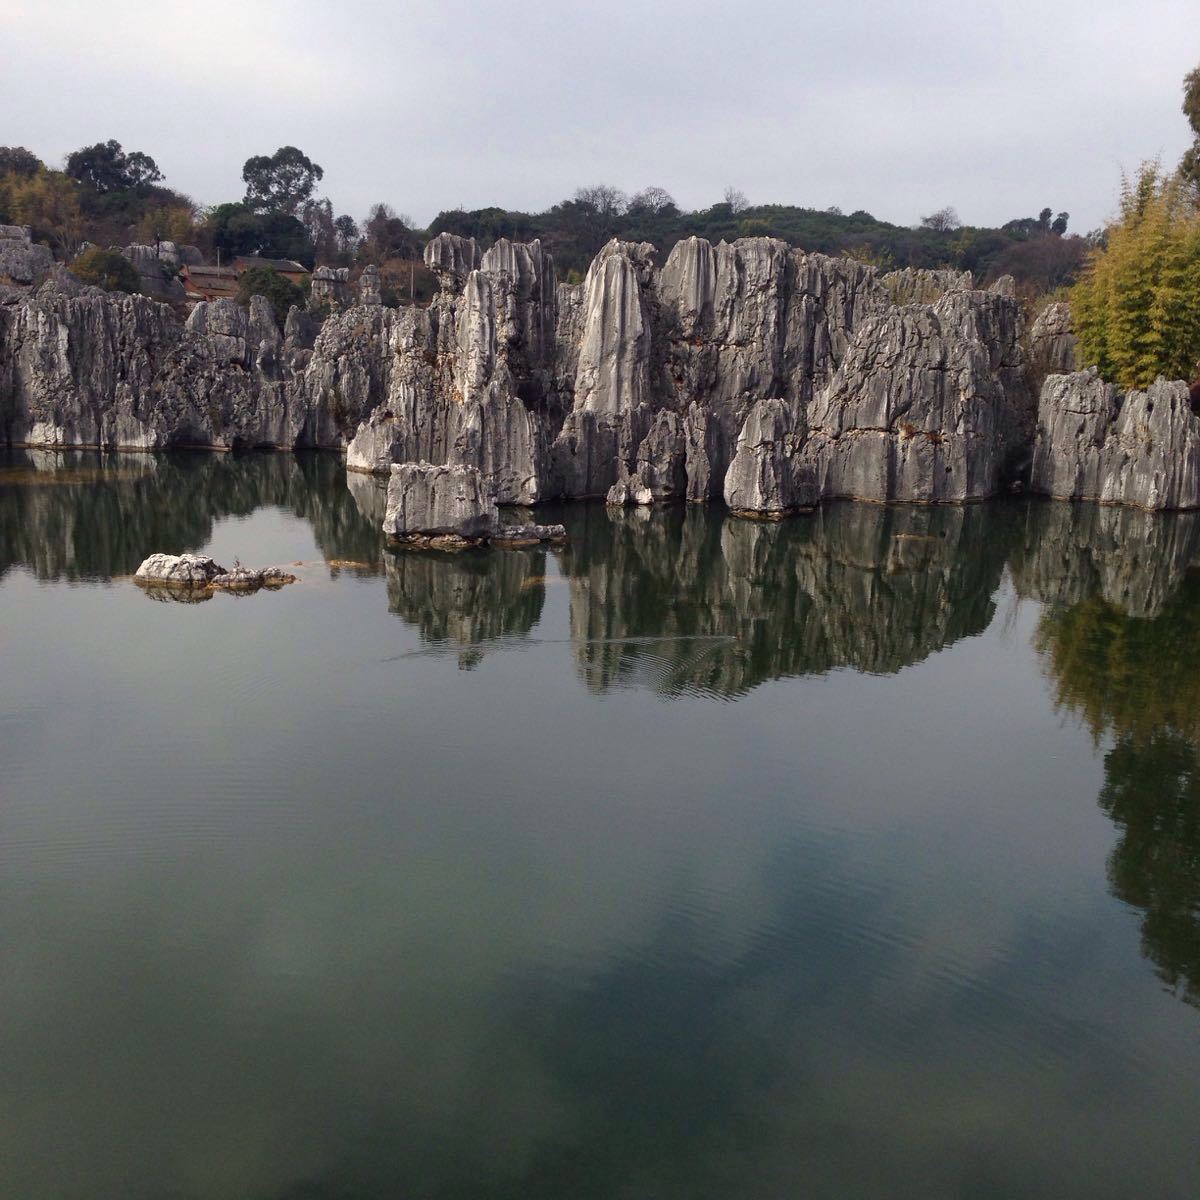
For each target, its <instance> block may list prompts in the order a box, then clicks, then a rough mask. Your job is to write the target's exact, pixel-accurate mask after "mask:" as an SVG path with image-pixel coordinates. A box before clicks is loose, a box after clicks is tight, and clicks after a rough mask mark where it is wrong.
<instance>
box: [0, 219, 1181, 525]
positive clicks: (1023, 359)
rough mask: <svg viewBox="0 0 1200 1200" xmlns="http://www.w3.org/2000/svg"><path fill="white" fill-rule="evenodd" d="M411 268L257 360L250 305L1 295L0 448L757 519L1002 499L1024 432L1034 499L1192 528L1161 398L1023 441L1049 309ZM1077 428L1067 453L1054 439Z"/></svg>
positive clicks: (446, 253) (945, 282)
mask: <svg viewBox="0 0 1200 1200" xmlns="http://www.w3.org/2000/svg"><path fill="white" fill-rule="evenodd" d="M10 240H12V239H10ZM161 250H162V247H159V251H160V252H161ZM426 262H427V263H428V264H429V265H430V267H431V268H432V269H433V270H434V271H435V272H436V273H437V275H438V279H439V290H438V293H437V294H436V296H435V297H434V298H433V301H432V302H431V303H430V305H429V306H428V307H427V308H420V307H416V306H408V307H405V308H400V309H395V308H389V307H386V306H384V305H382V304H380V303H378V299H379V297H378V294H377V293H378V275H377V273H374V272H370V271H368V272H365V273H364V276H363V279H364V281H365V283H364V287H365V293H364V294H363V295H362V298H363V299H365V300H367V301H371V302H370V303H358V304H353V305H349V306H342V307H340V308H338V307H337V306H336V305H331V307H335V308H337V311H335V312H333V313H332V315H330V316H329V317H328V318H327V319H325V320H324V321H322V322H319V321H318V319H317V317H316V316H315V315H313V314H310V313H304V312H302V311H300V310H299V309H294V310H293V311H292V313H290V314H289V316H288V319H287V322H286V327H285V330H284V331H283V333H282V334H281V333H280V331H279V329H278V327H277V325H276V323H275V320H274V318H273V316H272V314H271V311H270V308H269V306H268V305H267V304H266V302H265V301H264V300H261V299H256V300H255V301H254V302H253V303H252V304H251V305H250V306H249V308H242V307H240V306H238V305H237V304H235V303H233V302H232V301H228V300H221V301H213V302H210V303H207V304H201V305H198V306H197V308H196V309H195V310H194V312H193V313H192V314H191V316H190V317H189V318H188V320H187V322H186V324H181V323H180V322H179V320H178V319H177V318H176V317H175V315H174V314H173V313H172V312H171V311H170V309H168V308H167V307H165V306H163V305H159V304H155V303H154V302H153V301H151V300H149V299H147V298H145V297H142V296H136V297H127V296H118V295H110V294H106V293H102V292H99V291H97V290H96V289H88V288H81V287H80V286H79V285H78V283H77V282H68V281H65V280H61V279H57V278H52V279H51V281H50V282H48V283H47V284H45V285H44V286H43V287H42V288H40V289H39V290H38V291H37V292H36V293H32V294H30V293H21V292H16V291H6V292H4V293H3V294H2V295H0V438H2V439H3V440H5V441H7V442H9V443H25V444H34V445H55V446H102V447H122V448H130V447H132V448H142V449H159V448H162V447H166V446H171V445H181V444H191V445H207V446H219V447H238V446H279V447H289V448H290V447H327V448H342V449H345V450H346V465H347V467H348V468H349V469H350V470H352V471H366V472H379V473H388V472H390V471H391V469H392V467H393V466H394V465H396V464H402V463H410V462H425V463H428V464H432V465H435V466H446V467H455V468H458V467H462V468H470V469H472V470H475V471H477V472H478V473H479V475H480V477H481V480H482V482H483V484H484V485H485V486H486V488H487V489H488V490H489V492H490V493H491V495H492V496H493V498H494V500H495V502H496V503H499V504H523V505H524V504H532V503H536V502H540V501H544V500H552V499H556V498H581V497H588V496H594V497H607V498H608V499H609V501H610V502H612V503H613V504H621V505H626V504H633V505H639V504H651V503H656V502H659V501H667V500H683V499H686V500H690V501H706V500H715V499H721V498H725V499H726V501H727V502H728V503H730V504H731V505H733V506H735V507H736V508H738V510H739V511H742V512H761V513H779V512H782V511H788V510H790V509H793V508H797V507H808V506H809V505H811V504H812V503H814V502H815V501H817V500H819V499H824V498H835V497H847V498H857V499H864V500H876V501H884V502H891V501H907V502H920V503H955V502H962V501H968V500H975V499H982V498H984V497H986V496H990V495H994V494H996V493H997V492H999V491H1001V490H1002V489H1004V488H1006V487H1007V486H1008V485H1009V483H1010V482H1012V481H1014V480H1020V479H1024V478H1025V477H1026V473H1027V472H1028V471H1029V470H1030V460H1031V458H1032V456H1033V452H1034V445H1035V432H1037V431H1038V430H1039V429H1040V432H1037V438H1036V441H1037V447H1038V462H1037V465H1036V469H1035V470H1034V471H1033V474H1034V479H1035V483H1034V486H1035V487H1038V488H1040V490H1047V491H1050V492H1052V493H1053V494H1068V495H1076V496H1083V495H1088V496H1093V495H1094V496H1096V497H1099V498H1104V499H1109V500H1112V501H1113V502H1118V503H1129V504H1143V505H1146V506H1148V507H1176V506H1191V505H1194V504H1197V503H1200V498H1198V497H1197V496H1196V494H1195V493H1196V489H1197V486H1198V485H1197V484H1196V482H1195V476H1196V474H1197V472H1198V470H1200V468H1198V467H1197V466H1196V464H1195V463H1194V462H1193V461H1192V460H1193V457H1194V455H1195V444H1196V441H1197V434H1196V430H1195V425H1196V418H1194V417H1193V416H1192V415H1191V414H1190V411H1188V410H1187V406H1186V403H1185V402H1184V401H1183V399H1182V398H1181V396H1180V394H1179V392H1178V388H1176V387H1175V385H1167V384H1162V385H1156V389H1158V390H1155V389H1151V392H1152V393H1153V394H1147V395H1146V396H1145V397H1142V398H1141V399H1138V398H1135V397H1133V396H1131V397H1129V398H1128V399H1126V400H1122V401H1119V402H1118V401H1117V399H1116V398H1115V397H1107V398H1105V397H1104V396H1101V397H1099V398H1097V397H1096V396H1092V395H1091V393H1090V392H1088V387H1090V386H1092V385H1087V386H1084V385H1082V384H1081V385H1079V387H1077V388H1076V389H1075V390H1076V392H1077V393H1078V395H1077V396H1076V397H1075V399H1074V400H1070V399H1064V398H1063V397H1062V396H1060V394H1059V392H1057V391H1055V390H1054V387H1060V388H1061V385H1054V387H1051V384H1049V383H1048V384H1047V387H1049V388H1050V389H1051V390H1050V391H1049V392H1046V391H1043V401H1042V406H1041V410H1042V411H1041V415H1040V419H1039V413H1038V406H1037V404H1036V403H1035V402H1034V399H1033V396H1032V394H1031V392H1030V385H1029V380H1030V378H1031V376H1032V377H1034V378H1036V376H1037V373H1038V370H1039V369H1040V368H1039V365H1038V364H1039V362H1041V361H1043V360H1045V361H1051V362H1054V363H1061V362H1065V361H1067V359H1068V352H1069V351H1070V350H1071V334H1070V330H1069V313H1067V312H1066V310H1065V309H1064V308H1062V306H1056V307H1055V306H1052V308H1051V309H1048V310H1047V312H1046V313H1044V314H1043V316H1042V318H1041V319H1040V320H1039V322H1038V326H1037V329H1036V334H1035V335H1031V337H1030V338H1029V339H1026V337H1025V330H1024V328H1023V324H1022V317H1021V312H1020V309H1019V306H1018V305H1017V303H1016V301H1015V300H1014V299H1013V297H1012V295H1011V292H1012V289H1011V288H1010V287H1008V286H1007V284H1005V283H1004V282H1003V281H1001V283H1000V284H998V285H996V286H994V287H992V288H990V289H988V290H987V291H981V290H978V289H975V288H973V287H972V286H971V284H972V280H971V278H970V276H969V275H968V274H960V273H957V272H950V271H940V272H923V271H903V272H893V273H891V274H889V275H885V276H880V275H879V273H878V272H877V271H876V270H875V268H873V267H869V266H864V265H863V264H860V263H856V262H853V261H851V260H848V259H836V258H829V257H826V256H824V255H820V254H805V253H802V252H800V251H798V250H794V249H792V248H791V247H789V246H787V245H786V244H785V243H783V242H780V241H776V240H774V239H771V238H743V239H739V240H738V241H736V242H733V243H725V242H721V243H719V244H718V245H715V246H714V245H712V244H710V243H709V242H706V241H704V240H702V239H699V238H688V239H684V240H683V241H681V242H679V243H678V244H677V245H676V246H675V247H674V249H673V250H672V252H671V254H670V256H669V257H668V259H667V262H666V264H665V265H664V266H663V267H662V268H661V269H659V268H658V267H656V265H655V262H654V249H653V247H651V246H649V245H647V244H644V243H642V244H634V243H628V242H620V241H613V242H610V243H609V244H608V245H606V246H605V247H604V248H603V249H602V250H601V251H600V253H599V254H598V255H597V256H596V259H595V261H594V262H593V263H592V265H591V267H590V269H589V271H588V274H587V278H586V279H585V281H584V282H583V283H581V284H577V285H566V284H557V283H556V281H555V274H554V264H553V262H552V261H551V258H550V256H549V255H548V254H547V253H546V252H545V251H544V249H543V248H542V246H541V245H540V244H539V243H538V242H531V243H528V244H524V243H517V242H512V241H509V240H507V239H501V240H499V241H498V242H496V244H495V245H493V246H492V247H491V248H490V249H488V250H487V251H486V252H485V253H481V252H480V248H479V246H478V245H477V244H476V243H475V242H474V241H473V240H471V239H468V238H461V237H456V236H454V235H450V234H442V235H439V236H438V237H437V238H435V239H433V241H432V242H431V243H430V244H429V246H428V247H427V248H426ZM326 274H327V275H328V276H329V278H326V277H325V275H324V274H321V273H318V278H317V280H316V281H315V283H316V284H318V285H320V286H318V289H317V292H318V295H325V294H326V293H328V295H329V296H330V297H334V296H336V294H337V292H338V289H339V288H340V287H341V286H342V284H343V283H344V280H342V279H341V278H340V274H339V273H337V272H332V271H330V272H327V273H326ZM897 299H901V300H904V301H906V303H902V304H897V302H896V301H897ZM1026 345H1028V347H1029V356H1028V357H1027V355H1026V352H1025V346H1026ZM1051 378H1052V379H1053V378H1061V377H1060V376H1052V377H1051ZM1072 378H1074V377H1072ZM1080 388H1082V391H1081V390H1080ZM1163 388H1166V389H1167V390H1168V392H1169V393H1170V394H1169V395H1168V394H1167V392H1164V391H1163V390H1162V389H1163ZM1084 393H1087V395H1084ZM1080 397H1082V398H1080ZM1089 397H1090V398H1089ZM1079 404H1083V405H1084V407H1085V408H1086V406H1087V404H1092V405H1093V408H1092V409H1087V411H1086V412H1082V411H1081V412H1076V411H1075V408H1077V407H1078V405H1079ZM1072 405H1074V406H1075V407H1072ZM1097 406H1098V407H1097ZM1077 418H1083V424H1084V425H1088V429H1089V430H1090V432H1087V433H1078V432H1076V433H1072V432H1071V428H1072V421H1074V422H1075V424H1076V425H1079V423H1080V421H1079V419H1077ZM1089 422H1090V425H1089V424H1088V423H1089Z"/></svg>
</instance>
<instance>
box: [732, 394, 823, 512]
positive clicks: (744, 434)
mask: <svg viewBox="0 0 1200 1200" xmlns="http://www.w3.org/2000/svg"><path fill="white" fill-rule="evenodd" d="M803 440H804V420H803V418H802V417H801V418H797V417H796V416H795V415H794V414H793V412H792V410H791V407H790V406H789V405H788V403H787V401H786V400H780V399H774V400H760V401H759V402H758V403H757V404H756V405H755V406H754V407H753V408H752V409H751V410H750V415H749V416H748V417H747V418H746V423H745V425H743V426H742V431H741V433H740V434H738V440H737V448H736V450H735V452H734V456H733V461H732V462H731V463H730V464H729V471H728V473H727V474H726V476H725V503H726V504H728V505H729V507H730V508H731V509H732V510H733V511H734V512H735V513H739V514H750V515H756V516H780V515H782V514H783V513H786V512H791V511H793V510H795V509H797V508H805V507H811V506H812V505H814V504H816V502H817V500H818V498H819V495H818V492H817V487H816V480H815V479H814V478H813V476H812V473H811V471H810V470H809V469H808V468H807V467H806V466H804V465H802V464H801V462H800V460H799V456H798V455H797V453H796V451H797V449H798V447H799V445H800V444H801V443H802V442H803Z"/></svg>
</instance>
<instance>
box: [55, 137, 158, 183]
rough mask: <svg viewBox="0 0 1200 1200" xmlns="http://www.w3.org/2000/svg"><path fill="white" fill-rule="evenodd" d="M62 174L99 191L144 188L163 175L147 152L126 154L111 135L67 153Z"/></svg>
mask: <svg viewBox="0 0 1200 1200" xmlns="http://www.w3.org/2000/svg"><path fill="white" fill-rule="evenodd" d="M66 173H67V174H68V175H69V176H70V177H71V178H72V179H77V180H78V181H79V182H80V183H83V184H88V185H90V186H91V187H92V188H93V189H94V190H95V191H96V192H99V193H101V194H103V193H105V192H119V191H124V190H136V189H138V188H144V187H146V186H147V185H149V184H152V183H158V182H159V180H161V179H162V178H163V174H162V172H161V171H160V170H159V169H158V164H157V163H156V162H155V161H154V159H152V158H151V157H150V155H148V154H143V153H142V151H140V150H133V151H131V152H129V153H128V154H127V153H126V152H125V151H124V150H123V149H122V148H121V143H120V142H118V141H116V140H115V139H112V138H110V139H109V140H108V141H107V142H97V143H96V144H95V145H94V146H84V147H83V148H82V149H79V150H75V151H73V152H72V153H71V154H69V155H67V163H66Z"/></svg>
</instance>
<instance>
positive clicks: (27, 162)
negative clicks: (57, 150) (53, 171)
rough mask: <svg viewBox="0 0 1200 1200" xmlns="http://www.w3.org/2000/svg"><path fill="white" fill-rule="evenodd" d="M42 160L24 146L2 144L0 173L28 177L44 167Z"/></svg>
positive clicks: (0, 148) (0, 149)
mask: <svg viewBox="0 0 1200 1200" xmlns="http://www.w3.org/2000/svg"><path fill="white" fill-rule="evenodd" d="M42 165H43V164H42V160H41V159H40V158H38V156H37V155H36V154H34V152H33V151H32V150H26V149H25V147H24V146H0V175H19V176H21V177H22V178H25V179H28V178H29V177H30V176H32V175H36V174H37V173H38V171H39V170H40V169H41V168H42Z"/></svg>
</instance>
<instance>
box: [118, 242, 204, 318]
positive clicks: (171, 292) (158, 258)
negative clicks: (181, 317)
mask: <svg viewBox="0 0 1200 1200" xmlns="http://www.w3.org/2000/svg"><path fill="white" fill-rule="evenodd" d="M113 248H114V249H116V247H113ZM188 249H194V247H188ZM120 253H121V254H122V255H123V256H124V257H125V258H127V259H128V260H129V261H130V262H131V263H132V264H133V268H134V270H135V271H137V273H138V280H139V289H138V290H139V291H140V292H141V293H142V295H144V296H151V297H153V298H154V299H155V300H162V301H164V302H165V303H167V304H182V303H184V301H186V300H187V292H186V291H185V290H184V287H183V284H182V283H181V282H180V281H179V279H178V277H177V273H178V271H179V268H180V266H181V265H182V263H183V262H184V258H183V257H182V256H181V254H180V247H177V246H176V245H175V243H174V242H160V243H159V244H158V245H157V246H144V245H139V244H137V243H134V244H133V245H131V246H125V247H124V248H123V249H122V250H121V251H120Z"/></svg>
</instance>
